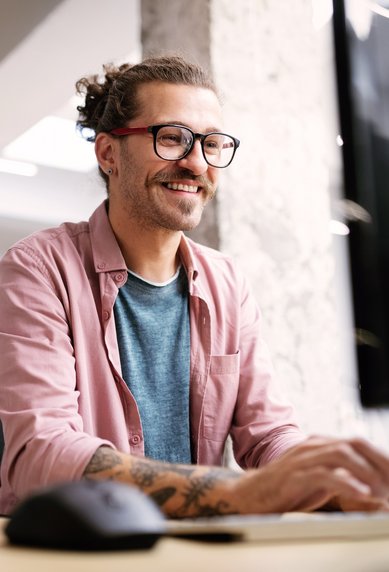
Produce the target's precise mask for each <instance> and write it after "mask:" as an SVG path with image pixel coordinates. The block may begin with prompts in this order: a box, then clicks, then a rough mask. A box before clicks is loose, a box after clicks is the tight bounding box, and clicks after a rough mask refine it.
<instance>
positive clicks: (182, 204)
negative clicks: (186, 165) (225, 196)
mask: <svg viewBox="0 0 389 572" xmlns="http://www.w3.org/2000/svg"><path fill="white" fill-rule="evenodd" d="M125 155H126V156H125V157H122V158H123V159H124V160H122V165H123V166H124V167H123V171H122V174H123V177H122V184H121V188H120V194H121V197H122V199H123V205H124V208H125V210H126V212H127V214H128V215H129V217H130V218H131V219H132V220H134V222H135V221H136V223H137V224H138V225H140V226H141V227H142V228H144V229H156V228H158V229H159V230H161V229H165V230H166V231H169V232H170V231H188V230H193V229H194V228H195V227H196V226H198V224H199V222H200V220H201V216H202V213H203V210H204V207H205V205H206V204H207V203H208V202H209V201H210V200H212V198H213V197H214V195H215V193H216V189H215V187H214V185H213V184H212V183H211V182H210V181H209V179H208V178H206V177H204V176H203V175H194V174H193V173H192V172H191V171H189V170H188V169H180V168H177V167H175V168H174V169H172V170H168V169H164V170H161V171H159V172H158V173H155V174H154V175H152V176H150V177H146V181H144V173H142V174H141V173H140V172H139V173H138V172H137V169H136V167H134V166H133V165H132V162H131V159H130V158H129V157H128V155H127V153H125ZM180 179H181V180H182V179H185V180H187V181H188V180H190V181H192V182H193V185H194V186H199V187H201V191H199V192H201V195H202V197H201V198H202V200H201V201H198V200H190V195H188V198H187V199H185V198H180V199H178V200H175V202H174V205H172V204H169V202H168V200H166V197H165V195H164V193H163V192H162V191H161V188H160V187H161V185H162V186H163V184H166V183H168V182H172V181H177V180H180ZM143 181H144V182H143ZM173 192H174V191H173Z"/></svg>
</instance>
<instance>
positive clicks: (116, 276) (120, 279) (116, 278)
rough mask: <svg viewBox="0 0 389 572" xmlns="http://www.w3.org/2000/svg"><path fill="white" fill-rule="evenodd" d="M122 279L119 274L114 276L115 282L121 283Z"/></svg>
mask: <svg viewBox="0 0 389 572" xmlns="http://www.w3.org/2000/svg"><path fill="white" fill-rule="evenodd" d="M123 278H124V276H123V274H120V273H119V274H116V275H115V282H122V281H123Z"/></svg>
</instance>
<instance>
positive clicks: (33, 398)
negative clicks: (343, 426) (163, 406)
mask: <svg viewBox="0 0 389 572" xmlns="http://www.w3.org/2000/svg"><path fill="white" fill-rule="evenodd" d="M180 255H181V261H182V263H183V265H184V267H185V269H186V271H187V275H188V281H189V292H190V326H191V364H190V372H191V373H190V422H191V437H192V447H193V451H194V456H195V459H196V461H197V462H198V463H201V464H209V465H218V464H220V463H221V462H222V457H223V449H224V444H225V440H226V438H227V435H228V434H229V433H230V434H231V437H232V441H233V444H234V453H235V457H236V459H237V461H238V463H239V464H240V465H241V466H242V467H243V468H247V467H256V466H258V465H259V464H260V463H264V462H267V461H269V460H270V459H272V458H274V457H275V456H277V455H279V454H280V453H282V452H283V451H284V450H285V449H287V448H289V447H291V446H292V445H295V444H297V443H298V442H300V441H301V440H302V439H303V438H304V436H303V435H302V433H301V432H300V431H299V429H298V428H297V426H296V425H295V422H294V418H293V414H292V409H291V407H290V406H288V405H286V404H284V403H282V402H281V401H280V400H279V399H278V398H277V397H276V395H275V393H274V387H273V385H274V381H273V372H272V369H271V365H270V361H269V357H268V353H267V350H266V346H265V344H264V342H263V341H262V339H261V320H260V314H259V310H258V307H257V304H256V302H255V299H254V297H253V295H252V294H251V293H250V291H249V288H248V285H247V282H246V280H245V279H244V278H243V276H242V275H241V274H240V273H239V272H238V271H237V270H236V269H235V267H234V265H233V263H232V262H231V260H230V259H229V258H228V257H226V256H225V255H223V254H221V253H219V252H217V251H214V250H211V249H209V248H207V247H204V246H200V245H198V244H196V243H194V242H192V241H191V240H189V239H187V238H185V237H184V236H183V237H182V241H181V244H180ZM126 279H127V270H126V264H125V261H124V259H123V256H122V254H121V251H120V249H119V246H118V244H117V242H116V239H115V235H114V233H113V232H112V229H111V226H110V223H109V220H108V217H107V213H106V206H105V203H103V204H102V205H100V207H99V208H98V209H97V210H96V211H95V212H94V213H93V215H92V216H91V218H90V220H89V222H81V223H78V224H74V223H65V224H63V225H61V226H60V227H58V228H55V229H48V230H45V231H42V232H39V233H36V234H34V235H32V236H30V237H28V238H26V239H24V240H22V241H21V242H19V243H17V244H16V245H14V246H13V247H12V248H11V249H10V250H9V251H8V252H7V254H6V255H5V256H4V258H3V259H2V261H1V263H0V289H1V296H0V332H1V333H0V356H1V360H0V419H1V421H2V424H3V430H4V437H5V443H6V447H5V452H4V455H3V459H2V462H1V486H0V513H8V512H10V511H11V510H12V508H13V506H14V505H15V503H16V502H17V501H18V499H20V498H22V497H24V496H25V495H27V494H29V493H30V492H31V491H32V490H33V489H36V488H37V487H40V486H43V485H47V484H49V483H54V482H58V481H64V480H72V479H78V478H80V477H81V476H82V474H83V471H84V469H85V466H86V465H87V463H88V462H89V460H90V459H91V457H92V455H93V454H94V452H95V451H96V449H97V448H98V447H99V446H101V445H104V444H105V445H109V446H111V447H115V448H117V449H119V450H121V451H123V452H128V453H132V454H134V455H143V435H142V426H141V421H140V418H139V413H138V409H137V405H136V403H135V400H134V398H133V397H132V395H131V393H130V391H129V389H128V387H127V385H126V384H125V382H124V380H123V379H122V376H121V367H120V357H119V351H118V344H117V339H116V330H115V321H114V313H113V305H114V302H115V298H116V296H117V293H118V288H119V287H120V286H122V285H123V284H124V283H125V282H126Z"/></svg>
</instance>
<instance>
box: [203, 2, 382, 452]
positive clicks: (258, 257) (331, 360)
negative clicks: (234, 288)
mask: <svg viewBox="0 0 389 572" xmlns="http://www.w3.org/2000/svg"><path fill="white" fill-rule="evenodd" d="M325 4H326V2H325V0H324V1H323V0H321V2H317V1H314V2H313V1H311V0H294V1H293V2H289V1H287V0H278V1H277V2H267V1H266V0H241V1H240V2H239V3H237V2H229V1H228V0H214V2H212V9H213V18H212V20H213V23H214V27H213V36H212V61H213V65H214V71H215V73H216V78H217V80H218V82H219V84H221V86H222V87H223V89H224V91H225V94H226V99H227V103H226V108H225V111H226V115H227V125H228V129H229V130H230V131H231V130H232V131H233V133H234V134H235V135H236V136H237V137H240V138H241V139H242V146H241V149H239V151H238V155H237V159H236V161H234V164H233V165H232V167H231V168H230V172H229V174H228V175H226V176H225V181H224V184H223V188H222V190H221V192H220V194H219V220H220V229H219V233H220V241H221V248H222V249H223V250H225V251H227V252H229V253H231V254H232V255H233V256H234V257H235V258H236V259H237V260H238V261H239V263H240V264H241V266H242V267H243V269H244V270H245V272H246V274H247V275H248V276H249V278H250V281H251V284H252V286H253V288H254V291H255V293H256V295H257V298H258V301H259V303H260V305H261V307H262V311H263V317H264V330H265V332H266V337H267V339H268V341H269V344H270V347H271V350H272V353H273V357H274V362H275V366H276V370H277V373H278V376H279V380H280V385H281V387H282V389H283V391H284V392H285V393H286V394H287V395H288V396H289V398H290V399H291V400H292V401H293V403H294V404H295V406H296V409H297V411H298V413H299V416H300V420H301V423H302V425H303V427H304V428H305V429H306V430H307V431H309V432H310V433H327V434H336V435H350V434H351V435H352V434H362V435H366V436H368V437H370V438H372V439H373V440H374V441H375V442H376V443H377V444H379V445H380V446H383V447H385V448H386V449H388V450H389V432H388V430H387V429H388V428H389V413H388V411H382V412H380V411H377V410H375V411H369V412H367V411H364V410H362V408H361V406H360V403H359V395H358V379H357V374H356V368H355V356H354V347H353V340H352V335H353V333H352V320H351V309H350V305H351V304H350V293H349V283H348V267H347V247H346V242H345V241H346V239H345V238H344V237H340V236H334V235H332V234H331V232H330V220H331V218H332V211H335V210H336V208H335V207H336V201H337V200H338V199H339V197H340V196H341V180H342V178H341V156H340V150H339V148H338V147H337V145H336V136H337V134H338V124H337V108H336V93H335V71H334V54H333V45H332V28H331V25H330V22H328V21H327V23H326V22H325V16H326V12H325V11H324V12H321V13H319V12H318V8H321V9H323V8H324V7H325ZM327 5H328V6H330V3H327ZM314 8H315V10H314ZM327 15H328V12H327ZM319 16H320V18H319Z"/></svg>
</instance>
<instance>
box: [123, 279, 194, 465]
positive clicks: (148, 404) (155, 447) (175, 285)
mask: <svg viewBox="0 0 389 572" xmlns="http://www.w3.org/2000/svg"><path fill="white" fill-rule="evenodd" d="M188 299H189V298H188V282H187V277H186V274H185V271H184V269H183V268H181V269H180V270H179V271H178V272H177V274H176V275H175V276H174V277H173V279H171V280H170V281H168V282H167V283H165V284H162V285H161V284H158V285H157V284H153V283H150V282H147V281H145V280H143V279H142V278H141V277H140V276H137V275H135V274H133V273H131V272H129V273H128V279H127V282H126V283H125V284H124V285H123V286H122V287H121V288H120V290H119V294H118V296H117V299H116V301H115V306H114V313H115V323H116V332H117V339H118V345H119V352H120V361H121V366H122V374H123V379H124V380H125V382H126V383H127V385H128V387H129V389H130V391H131V393H132V394H133V396H134V398H135V400H136V402H137V405H138V409H139V412H140V417H141V422H142V428H143V435H144V440H145V455H146V456H147V457H150V458H152V459H158V460H161V461H167V462H173V463H191V447H190V430H189V368H190V327H189V308H188V303H189V302H188Z"/></svg>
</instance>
